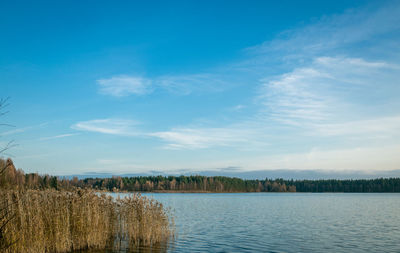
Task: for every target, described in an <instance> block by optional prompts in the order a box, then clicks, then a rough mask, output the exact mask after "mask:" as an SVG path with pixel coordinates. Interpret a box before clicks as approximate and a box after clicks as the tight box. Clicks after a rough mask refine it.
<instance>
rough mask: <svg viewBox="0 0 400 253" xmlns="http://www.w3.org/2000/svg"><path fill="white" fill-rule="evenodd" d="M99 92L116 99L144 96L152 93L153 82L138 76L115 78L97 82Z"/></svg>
mask: <svg viewBox="0 0 400 253" xmlns="http://www.w3.org/2000/svg"><path fill="white" fill-rule="evenodd" d="M97 83H98V84H99V92H100V93H101V94H104V95H110V96H114V97H125V96H129V95H144V94H147V93H150V92H151V89H152V87H151V80H149V79H145V78H142V77H137V76H114V77H111V78H109V79H99V80H97Z"/></svg>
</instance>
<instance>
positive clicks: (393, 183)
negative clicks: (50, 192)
mask: <svg viewBox="0 0 400 253" xmlns="http://www.w3.org/2000/svg"><path fill="white" fill-rule="evenodd" d="M0 185H2V186H3V187H7V185H9V186H10V187H15V186H17V187H20V188H28V189H48V188H54V189H60V190H61V189H66V190H68V189H73V188H91V189H96V190H107V191H129V192H134V191H135V192H400V178H379V179H357V180H336V179H331V180H284V179H268V178H266V179H265V180H244V179H240V178H231V177H218V176H215V177H206V176H178V177H176V176H168V177H164V176H146V177H112V178H86V179H81V180H79V179H78V178H76V177H75V178H73V179H67V178H60V177H56V176H49V175H39V174H37V173H27V174H25V173H24V172H23V171H22V170H16V169H15V167H14V166H11V169H9V170H8V171H7V173H6V175H4V176H3V177H2V178H0Z"/></svg>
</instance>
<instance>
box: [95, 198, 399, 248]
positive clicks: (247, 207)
mask: <svg viewBox="0 0 400 253" xmlns="http://www.w3.org/2000/svg"><path fill="white" fill-rule="evenodd" d="M144 195H146V196H150V197H153V198H154V199H156V200H158V201H160V202H162V203H163V204H164V205H165V206H167V207H171V208H172V210H173V215H174V219H175V225H176V230H177V236H176V238H175V240H173V242H171V243H170V244H169V245H163V246H161V247H159V248H153V249H149V248H147V249H146V248H140V249H136V250H134V252H165V251H169V252H400V243H399V241H400V194H366V193H361V194H357V193H355V194H353V193H347V194H341V193H332V194H330V193H322V194H319V193H287V194H285V193H238V194H224V193H222V194H205V193H202V194H181V193H173V194H169V193H157V194H156V193H151V194H144ZM101 252H115V251H110V250H109V251H101Z"/></svg>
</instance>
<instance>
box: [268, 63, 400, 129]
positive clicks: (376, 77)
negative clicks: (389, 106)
mask: <svg viewBox="0 0 400 253" xmlns="http://www.w3.org/2000/svg"><path fill="white" fill-rule="evenodd" d="M398 77H399V74H398V71H397V66H396V65H395V64H390V63H386V62H383V61H379V62H376V61H367V60H365V59H361V58H350V57H318V58H316V59H314V60H313V62H312V63H311V64H310V65H308V66H305V67H301V68H296V69H294V70H293V71H291V72H288V73H285V74H282V75H280V76H278V77H277V78H275V79H272V80H271V79H263V80H262V83H263V86H262V89H261V90H260V99H261V103H262V104H263V105H264V106H266V107H265V108H264V111H263V113H264V116H265V117H266V118H268V119H272V120H275V121H278V122H280V123H282V124H286V125H293V126H299V127H304V128H307V127H310V126H316V125H318V126H326V127H329V125H332V126H335V124H337V125H336V126H338V125H341V126H346V124H347V123H346V121H354V120H357V118H358V119H359V120H374V119H375V118H380V117H382V115H374V114H371V113H370V112H369V111H368V110H366V109H365V107H366V105H371V101H372V103H376V102H377V101H379V100H383V99H386V101H385V102H389V101H390V99H391V100H394V99H395V94H396V89H397V88H396V87H397V80H398ZM376 85H380V86H379V89H380V90H381V91H384V92H373V91H374V89H376V88H377V87H376ZM390 91H392V92H391V93H390ZM355 111H358V112H359V113H358V114H357V116H356V118H354V115H352V114H353V112H355ZM360 112H362V113H360ZM383 116H385V115H383ZM351 124H352V123H349V125H351ZM318 128H319V129H320V128H321V127H318Z"/></svg>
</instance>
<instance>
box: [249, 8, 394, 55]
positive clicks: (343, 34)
mask: <svg viewBox="0 0 400 253" xmlns="http://www.w3.org/2000/svg"><path fill="white" fill-rule="evenodd" d="M399 13H400V5H399V4H398V2H396V1H393V2H385V4H384V5H383V6H378V7H377V6H372V5H370V6H367V7H364V8H359V9H353V10H347V11H346V12H344V13H343V14H339V15H332V16H329V17H327V16H324V17H322V18H321V19H320V20H319V21H318V22H314V23H313V24H310V25H308V26H305V27H302V28H295V29H292V30H288V31H285V32H283V33H282V34H281V35H280V36H279V37H278V38H277V39H275V40H272V41H267V42H264V43H263V44H261V45H258V46H255V47H252V48H249V49H248V51H250V52H253V53H256V54H264V53H271V52H273V51H283V52H286V54H285V55H283V57H284V58H292V57H303V56H315V55H318V54H321V53H327V52H331V50H337V49H340V48H345V47H347V46H349V45H354V44H356V43H360V42H366V41H368V42H372V41H375V40H379V39H380V38H384V36H383V35H385V34H387V33H390V32H393V31H398V30H399V29H400V15H399Z"/></svg>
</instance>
